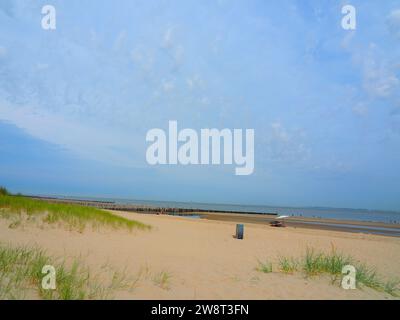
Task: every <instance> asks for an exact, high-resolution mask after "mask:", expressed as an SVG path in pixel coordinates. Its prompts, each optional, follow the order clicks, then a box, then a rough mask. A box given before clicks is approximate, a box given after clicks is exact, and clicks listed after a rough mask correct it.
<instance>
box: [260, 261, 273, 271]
mask: <svg viewBox="0 0 400 320" xmlns="http://www.w3.org/2000/svg"><path fill="white" fill-rule="evenodd" d="M257 270H258V271H260V272H263V273H271V272H272V263H271V262H268V261H258V267H257Z"/></svg>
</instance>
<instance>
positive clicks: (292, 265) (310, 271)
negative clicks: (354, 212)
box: [257, 249, 400, 296]
mask: <svg viewBox="0 0 400 320" xmlns="http://www.w3.org/2000/svg"><path fill="white" fill-rule="evenodd" d="M278 264H279V269H280V271H281V272H284V273H294V272H297V271H302V272H303V274H304V275H305V276H306V277H313V276H317V275H329V276H331V277H332V283H337V282H338V281H339V280H340V279H341V277H342V276H343V275H342V269H343V267H344V266H346V265H353V266H354V267H355V268H356V284H357V286H358V287H359V288H361V287H362V286H365V287H369V288H372V289H375V290H378V291H383V292H386V293H389V294H391V295H393V296H399V295H400V286H399V284H400V281H397V280H393V279H391V280H388V281H383V280H382V279H381V278H380V277H378V275H377V273H376V271H375V269H374V268H371V267H368V266H367V265H366V264H364V263H359V262H357V261H356V260H355V259H353V258H352V257H350V256H345V255H343V254H341V253H338V252H336V250H334V249H332V251H331V252H329V253H324V252H316V251H315V250H313V249H307V251H306V253H305V255H304V256H303V257H302V258H301V259H298V260H296V259H294V258H287V257H280V258H279V262H278ZM257 270H259V271H261V272H264V273H269V272H272V263H261V262H259V267H258V268H257Z"/></svg>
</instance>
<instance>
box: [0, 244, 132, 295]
mask: <svg viewBox="0 0 400 320" xmlns="http://www.w3.org/2000/svg"><path fill="white" fill-rule="evenodd" d="M45 265H52V266H54V268H55V270H56V289H54V290H52V289H49V290H46V289H43V288H42V279H43V277H44V276H45V275H46V274H43V273H42V268H43V266H45ZM106 271H107V272H105V271H103V273H102V274H95V273H92V272H91V271H90V269H89V268H88V267H86V266H84V265H83V264H82V262H81V260H80V259H73V260H72V261H71V262H69V263H67V262H66V261H65V260H62V259H60V258H55V257H52V256H48V255H47V254H46V252H45V251H43V250H41V249H39V248H36V247H25V246H19V247H11V246H10V245H5V244H1V243H0V300H4V299H8V300H12V299H44V300H83V299H89V300H90V299H111V298H112V297H113V293H114V292H115V291H117V290H129V291H131V290H133V289H134V288H136V285H137V282H138V281H139V280H140V279H139V276H137V275H135V276H132V275H130V274H129V273H128V270H126V269H124V270H122V271H119V270H115V269H113V268H111V267H109V268H108V270H106ZM100 276H101V279H102V281H100Z"/></svg>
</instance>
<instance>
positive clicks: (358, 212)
mask: <svg viewBox="0 0 400 320" xmlns="http://www.w3.org/2000/svg"><path fill="white" fill-rule="evenodd" d="M69 198H73V197H69ZM85 199H87V200H100V201H113V202H116V203H121V204H140V205H148V206H157V207H164V208H187V209H203V210H222V211H223V210H227V211H240V212H257V213H277V214H279V215H288V216H299V217H309V218H326V219H342V220H356V221H372V222H386V223H398V224H400V212H394V211H380V210H366V209H341V208H314V207H313V208H301V207H299V208H295V207H272V206H255V205H232V204H215V203H195V202H172V201H148V200H131V199H114V198H90V197H88V198H85Z"/></svg>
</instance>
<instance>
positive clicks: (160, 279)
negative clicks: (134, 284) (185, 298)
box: [153, 271, 171, 290]
mask: <svg viewBox="0 0 400 320" xmlns="http://www.w3.org/2000/svg"><path fill="white" fill-rule="evenodd" d="M170 279H171V275H170V274H169V273H168V272H166V271H162V272H160V273H158V274H156V275H155V277H154V278H153V282H154V284H156V285H157V286H159V287H160V288H162V289H165V290H169V282H170Z"/></svg>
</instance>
